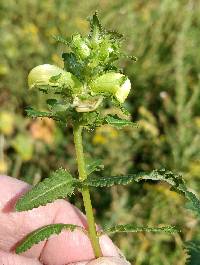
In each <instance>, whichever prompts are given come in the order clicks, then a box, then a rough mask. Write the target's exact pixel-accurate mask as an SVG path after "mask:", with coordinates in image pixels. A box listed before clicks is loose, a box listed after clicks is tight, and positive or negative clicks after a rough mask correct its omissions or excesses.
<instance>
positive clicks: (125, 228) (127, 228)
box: [103, 224, 179, 234]
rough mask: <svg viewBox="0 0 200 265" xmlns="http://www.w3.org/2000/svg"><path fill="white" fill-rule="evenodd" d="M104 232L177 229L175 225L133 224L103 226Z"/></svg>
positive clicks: (176, 230)
mask: <svg viewBox="0 0 200 265" xmlns="http://www.w3.org/2000/svg"><path fill="white" fill-rule="evenodd" d="M103 230H104V232H105V233H108V234H112V233H138V232H156V233H157V232H165V233H170V234H171V233H177V232H179V230H178V229H177V228H176V227H175V226H162V227H148V226H141V227H138V226H136V225H134V224H125V225H115V226H112V227H108V228H104V229H103Z"/></svg>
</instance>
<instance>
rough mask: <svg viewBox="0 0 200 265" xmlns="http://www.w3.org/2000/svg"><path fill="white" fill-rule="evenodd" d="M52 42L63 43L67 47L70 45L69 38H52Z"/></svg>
mask: <svg viewBox="0 0 200 265" xmlns="http://www.w3.org/2000/svg"><path fill="white" fill-rule="evenodd" d="M53 38H54V40H56V41H57V42H60V43H63V44H65V45H67V46H70V45H71V40H70V39H69V38H63V37H62V36H53Z"/></svg>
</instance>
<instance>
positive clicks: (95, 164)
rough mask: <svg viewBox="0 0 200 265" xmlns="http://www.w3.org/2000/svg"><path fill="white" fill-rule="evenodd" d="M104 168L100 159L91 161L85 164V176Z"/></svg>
mask: <svg viewBox="0 0 200 265" xmlns="http://www.w3.org/2000/svg"><path fill="white" fill-rule="evenodd" d="M103 168H104V165H102V160H101V159H93V160H92V161H87V162H86V170H87V175H90V174H92V173H93V172H94V171H100V170H102V169H103Z"/></svg>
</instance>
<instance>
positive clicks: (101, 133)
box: [92, 125, 118, 145]
mask: <svg viewBox="0 0 200 265" xmlns="http://www.w3.org/2000/svg"><path fill="white" fill-rule="evenodd" d="M117 137H118V131H117V130H116V129H114V128H112V127H111V126H109V125H104V126H102V127H100V128H97V129H96V132H95V135H94V137H93V139H92V142H93V144H102V145H103V144H107V143H109V141H110V140H112V139H116V138H117Z"/></svg>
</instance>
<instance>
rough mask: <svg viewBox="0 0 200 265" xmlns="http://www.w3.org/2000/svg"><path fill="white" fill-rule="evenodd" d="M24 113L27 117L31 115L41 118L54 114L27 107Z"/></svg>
mask: <svg viewBox="0 0 200 265" xmlns="http://www.w3.org/2000/svg"><path fill="white" fill-rule="evenodd" d="M26 113H27V115H28V116H29V117H32V118H43V117H48V118H52V117H54V115H53V114H52V113H51V112H47V111H38V110H35V109H33V108H27V109H26Z"/></svg>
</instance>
